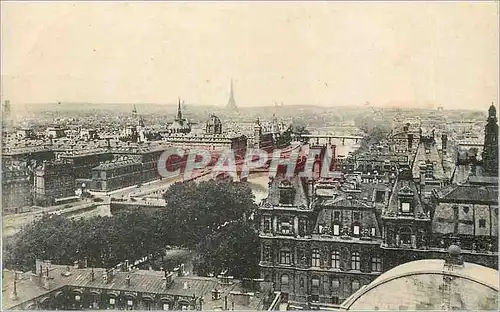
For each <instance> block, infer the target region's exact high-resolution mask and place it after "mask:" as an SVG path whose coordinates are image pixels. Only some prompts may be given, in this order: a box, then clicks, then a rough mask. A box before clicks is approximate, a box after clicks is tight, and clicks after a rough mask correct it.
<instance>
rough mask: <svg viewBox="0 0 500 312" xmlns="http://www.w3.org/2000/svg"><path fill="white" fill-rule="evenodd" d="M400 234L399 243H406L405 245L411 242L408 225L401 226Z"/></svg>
mask: <svg viewBox="0 0 500 312" xmlns="http://www.w3.org/2000/svg"><path fill="white" fill-rule="evenodd" d="M400 235H401V244H407V245H409V244H411V228H409V227H404V228H401V231H400Z"/></svg>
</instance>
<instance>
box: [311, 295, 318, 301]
mask: <svg viewBox="0 0 500 312" xmlns="http://www.w3.org/2000/svg"><path fill="white" fill-rule="evenodd" d="M311 301H312V302H319V295H311Z"/></svg>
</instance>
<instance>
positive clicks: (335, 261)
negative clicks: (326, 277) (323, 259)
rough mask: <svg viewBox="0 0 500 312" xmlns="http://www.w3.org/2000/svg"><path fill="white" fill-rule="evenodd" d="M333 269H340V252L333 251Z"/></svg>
mask: <svg viewBox="0 0 500 312" xmlns="http://www.w3.org/2000/svg"><path fill="white" fill-rule="evenodd" d="M332 268H334V269H338V268H340V252H339V251H336V250H335V251H332Z"/></svg>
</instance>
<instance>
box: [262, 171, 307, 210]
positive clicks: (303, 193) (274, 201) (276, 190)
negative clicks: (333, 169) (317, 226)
mask: <svg viewBox="0 0 500 312" xmlns="http://www.w3.org/2000/svg"><path fill="white" fill-rule="evenodd" d="M285 181H286V182H285ZM283 182H285V183H288V182H289V183H290V186H292V187H293V189H294V190H295V198H294V200H293V203H292V205H291V206H292V207H297V208H301V209H307V208H308V207H309V199H308V196H307V182H306V180H305V179H303V178H299V177H293V178H285V177H284V176H283V175H277V176H276V177H275V178H274V179H272V181H271V183H270V186H269V195H268V196H267V198H266V199H265V200H264V204H265V205H266V206H278V205H279V202H280V187H282V184H283Z"/></svg>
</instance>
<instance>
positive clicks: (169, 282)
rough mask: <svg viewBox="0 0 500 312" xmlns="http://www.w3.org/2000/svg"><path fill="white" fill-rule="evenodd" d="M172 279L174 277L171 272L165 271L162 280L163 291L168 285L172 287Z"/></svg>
mask: <svg viewBox="0 0 500 312" xmlns="http://www.w3.org/2000/svg"><path fill="white" fill-rule="evenodd" d="M173 277H174V273H173V272H167V271H165V277H164V278H163V283H164V286H165V289H166V288H168V287H169V286H170V285H172V282H173Z"/></svg>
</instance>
